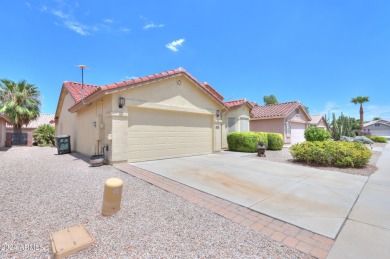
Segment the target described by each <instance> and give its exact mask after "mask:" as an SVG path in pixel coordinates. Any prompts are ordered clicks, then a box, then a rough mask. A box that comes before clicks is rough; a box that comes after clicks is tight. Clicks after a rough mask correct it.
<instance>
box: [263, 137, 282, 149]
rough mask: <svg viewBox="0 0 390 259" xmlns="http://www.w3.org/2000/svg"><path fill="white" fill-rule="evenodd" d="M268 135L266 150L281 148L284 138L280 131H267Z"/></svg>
mask: <svg viewBox="0 0 390 259" xmlns="http://www.w3.org/2000/svg"><path fill="white" fill-rule="evenodd" d="M267 137H268V146H267V149H268V150H282V148H283V144H284V139H283V135H282V134H280V133H267Z"/></svg>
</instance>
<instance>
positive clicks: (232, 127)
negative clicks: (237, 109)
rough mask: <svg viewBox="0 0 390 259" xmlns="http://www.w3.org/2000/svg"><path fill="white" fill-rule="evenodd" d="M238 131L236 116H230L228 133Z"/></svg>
mask: <svg viewBox="0 0 390 259" xmlns="http://www.w3.org/2000/svg"><path fill="white" fill-rule="evenodd" d="M235 131H236V118H228V133H230V132H235Z"/></svg>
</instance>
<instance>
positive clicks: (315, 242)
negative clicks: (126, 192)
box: [114, 163, 335, 258]
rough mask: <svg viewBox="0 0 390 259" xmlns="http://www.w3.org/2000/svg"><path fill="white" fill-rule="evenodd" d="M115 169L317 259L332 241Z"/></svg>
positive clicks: (157, 178)
mask: <svg viewBox="0 0 390 259" xmlns="http://www.w3.org/2000/svg"><path fill="white" fill-rule="evenodd" d="M114 166H115V167H116V168H117V169H119V170H121V171H122V172H125V173H127V174H129V175H132V176H134V177H137V178H139V179H141V180H143V181H145V182H148V183H150V184H153V185H155V186H157V187H159V188H161V189H163V190H165V191H167V192H170V193H173V194H175V195H177V196H179V197H181V198H183V199H185V200H188V201H190V202H192V203H195V204H196V205H198V206H200V207H203V208H206V209H208V210H210V211H212V212H214V213H216V214H218V215H220V216H222V217H225V218H227V219H229V220H231V221H233V222H236V223H238V224H240V225H242V226H245V227H247V228H249V229H251V230H253V231H254V232H256V233H259V234H262V235H264V236H267V237H269V238H271V239H273V240H275V241H277V242H281V243H282V244H284V245H286V246H289V247H292V248H294V249H297V250H298V251H301V252H303V253H306V254H309V255H311V256H313V257H316V258H326V257H327V256H328V253H329V251H330V249H331V248H332V246H333V244H334V242H335V240H333V239H331V238H328V237H325V236H322V235H319V234H317V233H314V232H311V231H308V230H306V229H303V228H300V227H297V226H294V225H292V224H290V223H286V222H283V221H281V220H278V219H275V218H272V217H270V216H267V215H265V214H262V213H260V212H257V211H254V210H251V209H249V208H246V207H244V206H241V205H238V204H236V203H233V202H231V201H227V200H224V199H222V198H219V197H216V196H213V195H211V194H208V193H205V192H202V191H199V190H197V189H194V188H192V187H189V186H187V185H185V184H182V183H180V182H177V181H174V180H172V179H169V178H167V177H164V176H161V175H158V174H155V173H153V172H150V171H147V170H144V169H141V168H138V167H135V166H132V165H129V164H127V163H121V164H116V165H114Z"/></svg>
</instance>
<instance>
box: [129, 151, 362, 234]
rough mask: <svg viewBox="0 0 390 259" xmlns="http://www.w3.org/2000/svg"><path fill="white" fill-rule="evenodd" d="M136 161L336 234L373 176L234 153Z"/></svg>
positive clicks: (312, 228)
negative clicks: (369, 177)
mask: <svg viewBox="0 0 390 259" xmlns="http://www.w3.org/2000/svg"><path fill="white" fill-rule="evenodd" d="M131 165H133V166H136V167H139V168H142V169H144V170H147V171H150V172H153V173H155V174H159V175H161V176H164V177H167V178H169V179H172V180H175V181H177V182H180V183H182V184H185V185H188V186H190V187H193V188H195V189H198V190H200V191H203V192H206V193H209V194H212V195H214V196H217V197H219V198H223V199H225V200H228V201H231V202H234V203H237V204H239V205H242V206H245V207H248V208H250V209H252V210H254V211H258V212H261V213H263V214H266V215H269V216H271V217H274V218H277V219H279V220H282V221H285V222H288V223H291V224H293V225H296V226H298V227H301V228H305V229H307V230H310V231H313V232H316V233H318V234H321V235H324V236H327V237H330V238H335V237H336V236H337V234H338V232H339V231H340V228H341V226H342V225H343V223H344V221H345V219H346V217H347V215H348V213H349V212H350V210H351V208H352V206H353V204H354V202H355V201H356V199H357V197H358V195H359V193H360V191H361V189H362V187H363V186H364V184H365V182H366V181H367V177H364V176H356V175H348V174H343V173H338V172H334V171H326V170H318V169H314V168H310V167H304V166H298V165H292V164H286V163H277V162H272V161H267V160H264V159H260V158H258V157H256V156H255V155H252V154H251V155H248V154H242V153H233V152H220V153H216V154H211V155H203V156H192V157H183V158H174V159H165V160H155V161H147V162H139V163H131Z"/></svg>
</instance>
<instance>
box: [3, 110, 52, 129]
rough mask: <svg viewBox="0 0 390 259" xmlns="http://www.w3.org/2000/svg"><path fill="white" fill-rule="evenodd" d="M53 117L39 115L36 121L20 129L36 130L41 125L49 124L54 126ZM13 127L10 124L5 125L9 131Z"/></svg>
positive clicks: (43, 114) (50, 115)
mask: <svg viewBox="0 0 390 259" xmlns="http://www.w3.org/2000/svg"><path fill="white" fill-rule="evenodd" d="M54 116H55V115H54V114H45V113H41V114H40V115H39V117H38V118H37V119H35V120H33V121H30V123H29V124H28V125H27V126H26V125H23V126H22V128H23V129H36V128H38V127H39V126H41V125H43V124H50V125H52V126H54ZM13 127H14V126H13V125H12V124H11V123H7V128H8V129H11V128H13Z"/></svg>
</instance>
